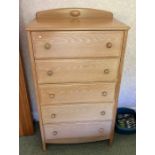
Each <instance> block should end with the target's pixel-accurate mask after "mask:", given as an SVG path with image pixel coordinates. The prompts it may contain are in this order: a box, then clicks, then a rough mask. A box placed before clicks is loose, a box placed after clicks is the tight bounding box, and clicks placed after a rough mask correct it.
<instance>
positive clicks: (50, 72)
mask: <svg viewBox="0 0 155 155" xmlns="http://www.w3.org/2000/svg"><path fill="white" fill-rule="evenodd" d="M109 73H110V70H109V69H105V70H104V74H109ZM47 75H48V76H52V75H53V71H52V70H49V71H47Z"/></svg>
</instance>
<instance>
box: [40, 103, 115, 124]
mask: <svg viewBox="0 0 155 155" xmlns="http://www.w3.org/2000/svg"><path fill="white" fill-rule="evenodd" d="M113 105H114V104H112V103H104V104H103V103H92V104H68V105H52V106H42V107H41V111H42V119H43V123H44V124H46V123H56V122H57V123H58V122H74V121H89V120H91V121H93V120H112V110H113Z"/></svg>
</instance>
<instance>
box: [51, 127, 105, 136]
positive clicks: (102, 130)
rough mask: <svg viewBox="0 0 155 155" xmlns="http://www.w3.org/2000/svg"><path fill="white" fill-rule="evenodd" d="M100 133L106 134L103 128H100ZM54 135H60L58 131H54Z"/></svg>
mask: <svg viewBox="0 0 155 155" xmlns="http://www.w3.org/2000/svg"><path fill="white" fill-rule="evenodd" d="M98 131H99V132H100V133H103V132H104V129H103V128H100V129H99V130H98ZM52 134H53V136H56V135H57V134H58V131H53V132H52Z"/></svg>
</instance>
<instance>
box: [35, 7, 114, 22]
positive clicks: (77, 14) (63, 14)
mask: <svg viewBox="0 0 155 155" xmlns="http://www.w3.org/2000/svg"><path fill="white" fill-rule="evenodd" d="M78 18H80V19H86V18H87V19H89V18H91V19H103V20H104V19H105V20H111V19H113V14H112V13H111V12H108V11H103V10H95V9H88V8H63V9H54V10H53V9H52V10H46V11H40V12H37V13H36V19H37V21H50V20H54V19H56V20H58V19H60V20H62V19H63V20H65V19H67V20H68V19H78Z"/></svg>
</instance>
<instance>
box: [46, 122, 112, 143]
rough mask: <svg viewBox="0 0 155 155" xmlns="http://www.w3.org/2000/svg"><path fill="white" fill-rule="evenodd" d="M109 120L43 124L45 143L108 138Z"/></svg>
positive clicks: (77, 141)
mask: <svg viewBox="0 0 155 155" xmlns="http://www.w3.org/2000/svg"><path fill="white" fill-rule="evenodd" d="M111 124H112V122H111V121H104V122H103V121H102V122H89V123H64V124H48V125H44V130H45V139H46V143H82V142H91V141H98V140H104V139H109V136H110V130H111Z"/></svg>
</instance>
